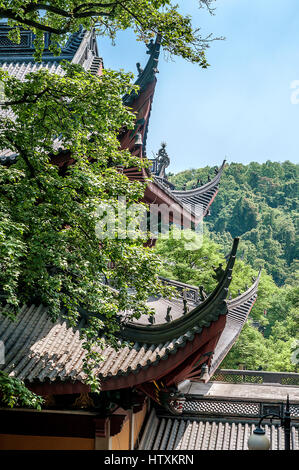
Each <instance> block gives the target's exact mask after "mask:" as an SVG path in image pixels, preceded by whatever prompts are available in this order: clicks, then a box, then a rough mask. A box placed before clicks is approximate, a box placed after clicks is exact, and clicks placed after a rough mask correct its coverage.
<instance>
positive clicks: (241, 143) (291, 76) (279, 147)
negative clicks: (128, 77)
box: [99, 0, 299, 172]
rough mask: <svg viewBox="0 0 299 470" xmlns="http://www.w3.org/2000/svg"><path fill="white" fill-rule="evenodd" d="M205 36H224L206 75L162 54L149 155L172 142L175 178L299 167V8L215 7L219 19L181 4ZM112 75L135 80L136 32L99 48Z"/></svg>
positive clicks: (250, 3)
mask: <svg viewBox="0 0 299 470" xmlns="http://www.w3.org/2000/svg"><path fill="white" fill-rule="evenodd" d="M177 3H179V4H180V5H181V10H182V12H183V13H188V14H190V15H191V16H192V17H193V22H194V25H195V26H200V27H201V29H202V34H203V35H206V34H209V33H210V32H212V33H213V34H214V36H225V38H226V39H225V40H224V41H215V42H213V43H212V44H211V47H210V48H209V49H208V50H207V58H208V62H209V64H210V67H209V68H208V69H207V70H203V69H201V68H200V67H198V66H197V65H193V64H190V63H188V62H186V61H184V60H183V59H180V58H177V57H176V58H174V60H166V58H165V57H164V54H163V52H162V54H161V57H160V63H159V72H160V73H159V74H158V75H157V78H158V83H157V87H156V93H155V98H154V103H153V109H152V114H151V120H150V129H149V135H148V143H147V153H148V156H151V154H152V152H157V151H158V149H159V146H160V143H161V141H166V142H167V148H168V153H169V156H170V158H171V166H170V167H169V171H173V172H178V171H182V170H185V169H190V168H200V167H203V166H205V165H219V164H221V162H222V160H223V159H224V158H227V160H228V162H240V163H244V164H247V163H249V162H251V161H256V162H260V163H262V162H265V161H266V160H272V161H281V162H282V161H285V160H290V161H292V162H294V163H299V139H298V134H299V127H298V125H299V104H297V105H295V104H292V103H291V93H292V90H291V88H290V86H291V83H292V82H293V81H294V80H299V8H298V7H299V2H298V0H283V1H282V0H217V1H216V2H215V6H216V7H217V8H216V11H215V15H214V16H211V15H209V14H208V12H207V11H205V10H203V9H198V2H197V0H178V1H177ZM99 49H100V54H101V55H102V56H103V58H104V64H105V67H106V68H114V69H124V70H126V71H133V72H134V73H136V65H135V64H136V62H140V63H141V65H142V66H143V65H144V64H145V63H146V60H147V57H148V56H147V55H146V53H145V47H144V45H143V44H142V43H138V42H136V40H135V36H134V35H133V33H131V32H123V33H120V34H119V35H118V38H117V45H116V47H113V46H111V45H110V42H109V41H108V40H106V39H104V40H103V39H102V38H101V39H100V40H99Z"/></svg>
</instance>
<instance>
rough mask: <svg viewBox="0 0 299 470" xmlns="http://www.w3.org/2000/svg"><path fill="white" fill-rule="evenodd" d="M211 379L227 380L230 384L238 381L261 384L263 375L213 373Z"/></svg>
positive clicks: (217, 380)
mask: <svg viewBox="0 0 299 470" xmlns="http://www.w3.org/2000/svg"><path fill="white" fill-rule="evenodd" d="M211 381H216V382H228V383H232V384H239V383H251V384H262V383H263V377H262V376H260V375H241V374H240V375H235V374H221V373H218V374H215V375H214V376H213V377H212V379H211Z"/></svg>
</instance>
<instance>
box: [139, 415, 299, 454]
mask: <svg viewBox="0 0 299 470" xmlns="http://www.w3.org/2000/svg"><path fill="white" fill-rule="evenodd" d="M256 425H257V422H255V421H252V422H246V420H244V421H239V420H233V419H222V420H221V419H218V420H213V419H206V418H201V417H180V418H175V417H170V416H169V417H167V416H161V417H158V416H157V415H156V412H155V410H152V412H151V415H150V417H149V419H148V422H147V423H146V426H145V430H144V433H143V436H142V438H141V441H140V445H139V448H138V449H139V450H248V446H247V442H248V438H249V436H250V435H251V434H252V432H253V430H254V429H255V427H256ZM265 431H266V435H267V437H268V438H269V440H270V442H271V447H270V450H283V449H284V431H283V428H282V427H281V426H279V425H278V424H272V425H271V424H266V425H265ZM291 435H292V439H291V441H292V443H291V449H293V450H299V424H298V423H295V424H293V425H292V428H291Z"/></svg>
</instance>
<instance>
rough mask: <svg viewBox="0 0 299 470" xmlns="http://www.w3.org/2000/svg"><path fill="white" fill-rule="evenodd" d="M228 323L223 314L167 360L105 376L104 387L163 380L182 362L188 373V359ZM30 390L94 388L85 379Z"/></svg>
mask: <svg viewBox="0 0 299 470" xmlns="http://www.w3.org/2000/svg"><path fill="white" fill-rule="evenodd" d="M225 324H226V315H221V316H220V317H219V318H218V320H217V321H215V322H213V323H212V324H211V325H210V326H209V327H208V328H207V327H204V328H203V330H202V332H201V333H200V334H195V337H194V339H193V340H192V341H187V342H186V344H185V346H184V347H182V348H180V349H178V350H177V351H176V353H175V354H170V355H169V356H168V358H167V359H166V360H160V361H159V362H158V364H157V365H152V366H149V367H148V368H147V369H141V370H140V371H139V372H138V373H137V374H134V373H131V374H129V375H123V376H115V377H110V378H108V379H105V380H103V381H102V383H101V390H102V391H108V390H119V389H121V388H128V387H134V386H138V385H142V384H143V383H146V382H151V381H153V380H159V379H162V378H163V377H165V376H166V375H168V374H170V373H171V372H172V371H174V370H175V369H176V368H177V367H179V366H180V365H181V364H183V363H184V362H186V372H187V370H188V371H189V367H190V364H189V362H188V358H189V357H190V356H192V357H193V356H194V353H196V352H197V351H198V352H199V351H200V349H201V348H204V347H205V345H206V344H207V343H209V342H210V341H211V339H212V338H214V337H219V336H220V334H221V332H222V331H223V329H224V327H225ZM26 385H27V386H28V388H29V389H30V390H32V391H33V392H35V393H37V394H39V395H60V394H73V393H84V392H89V391H90V388H89V386H87V385H84V384H83V383H81V382H74V383H70V382H63V383H55V382H54V383H35V384H30V383H29V384H26Z"/></svg>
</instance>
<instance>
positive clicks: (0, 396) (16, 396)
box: [0, 371, 44, 410]
mask: <svg viewBox="0 0 299 470" xmlns="http://www.w3.org/2000/svg"><path fill="white" fill-rule="evenodd" d="M0 402H2V403H3V404H4V405H7V406H9V407H10V408H13V407H15V406H23V407H26V408H35V409H37V410H40V409H41V406H42V404H43V402H44V400H43V398H42V397H39V396H38V395H36V394H35V393H32V392H31V391H30V390H28V388H27V387H26V386H25V384H24V382H22V381H20V380H17V379H15V378H14V377H9V376H8V375H7V374H5V373H4V372H2V371H0Z"/></svg>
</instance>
